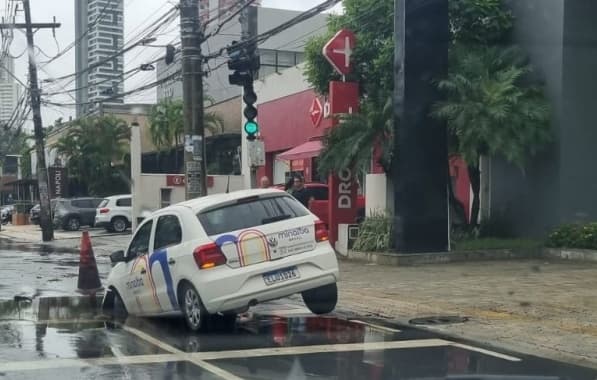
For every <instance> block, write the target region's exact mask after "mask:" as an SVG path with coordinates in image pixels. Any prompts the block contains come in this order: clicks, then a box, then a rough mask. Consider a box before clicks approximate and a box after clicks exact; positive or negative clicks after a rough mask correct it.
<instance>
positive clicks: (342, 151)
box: [319, 98, 394, 173]
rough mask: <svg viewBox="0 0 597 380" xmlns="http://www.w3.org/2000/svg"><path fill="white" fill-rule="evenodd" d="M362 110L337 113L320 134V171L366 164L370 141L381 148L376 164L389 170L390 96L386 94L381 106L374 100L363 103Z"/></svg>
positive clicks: (361, 166) (390, 145)
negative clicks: (334, 121)
mask: <svg viewBox="0 0 597 380" xmlns="http://www.w3.org/2000/svg"><path fill="white" fill-rule="evenodd" d="M364 107H365V108H364V109H363V110H362V112H360V113H357V114H354V115H342V116H340V123H339V125H338V126H337V127H334V128H332V129H331V130H330V132H329V133H328V134H327V135H326V136H325V137H324V144H323V145H324V149H323V151H322V152H321V154H320V156H319V171H320V172H321V173H330V172H338V171H340V170H341V169H343V168H346V167H350V166H356V167H358V168H363V167H365V168H368V166H369V163H370V160H371V150H372V147H373V144H374V143H375V142H377V143H378V144H379V147H380V148H381V149H382V152H383V153H382V157H381V160H380V164H381V165H382V167H384V170H386V171H389V163H390V157H389V154H390V153H391V151H392V149H391V147H392V141H393V140H392V134H393V129H394V125H393V123H392V112H393V107H392V98H387V99H386V103H385V104H384V105H383V107H381V109H380V108H377V104H376V103H373V102H371V103H365V104H364Z"/></svg>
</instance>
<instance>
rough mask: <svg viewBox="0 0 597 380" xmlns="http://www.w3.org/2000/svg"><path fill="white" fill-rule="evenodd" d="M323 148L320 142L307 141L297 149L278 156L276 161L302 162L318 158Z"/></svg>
mask: <svg viewBox="0 0 597 380" xmlns="http://www.w3.org/2000/svg"><path fill="white" fill-rule="evenodd" d="M322 148H323V146H322V145H321V140H313V141H307V142H306V143H304V144H301V145H299V146H297V147H294V148H292V149H290V150H287V151H286V152H284V153H282V154H279V155H278V157H277V159H278V160H302V159H304V158H312V157H317V156H319V152H321V149H322Z"/></svg>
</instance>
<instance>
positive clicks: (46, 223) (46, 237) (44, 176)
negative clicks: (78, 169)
mask: <svg viewBox="0 0 597 380" xmlns="http://www.w3.org/2000/svg"><path fill="white" fill-rule="evenodd" d="M22 2H23V10H24V12H25V23H24V24H0V28H21V29H25V32H26V33H25V34H26V35H27V49H28V50H29V92H30V94H31V110H32V111H33V127H34V135H35V152H36V154H37V186H38V188H39V205H40V212H39V221H40V225H41V230H42V240H43V241H51V240H53V239H54V226H53V225H52V218H51V210H50V207H51V206H50V194H49V192H48V169H47V167H46V154H45V151H46V149H45V144H44V131H43V124H42V120H41V109H40V107H41V105H40V101H41V96H40V91H39V87H38V83H37V66H36V63H35V57H34V56H33V51H34V48H35V45H34V44H33V29H34V28H35V29H55V28H59V27H60V24H59V23H40V24H34V23H32V22H31V7H30V5H29V0H22Z"/></svg>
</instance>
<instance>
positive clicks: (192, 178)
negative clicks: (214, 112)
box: [180, 0, 207, 199]
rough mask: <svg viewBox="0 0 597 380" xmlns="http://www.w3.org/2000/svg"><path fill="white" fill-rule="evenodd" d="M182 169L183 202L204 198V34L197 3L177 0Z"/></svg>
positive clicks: (205, 170) (205, 193)
mask: <svg viewBox="0 0 597 380" xmlns="http://www.w3.org/2000/svg"><path fill="white" fill-rule="evenodd" d="M180 37H181V42H182V46H181V55H182V96H183V112H184V131H185V145H184V168H185V169H184V170H185V180H186V192H185V198H186V199H193V198H197V197H202V196H205V195H207V186H206V183H207V181H206V176H207V167H206V163H205V158H206V157H205V133H204V132H205V130H204V125H203V55H202V54H201V41H202V39H203V32H202V28H201V18H200V17H199V2H198V1H197V0H180Z"/></svg>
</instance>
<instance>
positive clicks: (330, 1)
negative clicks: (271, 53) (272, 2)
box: [204, 0, 341, 61]
mask: <svg viewBox="0 0 597 380" xmlns="http://www.w3.org/2000/svg"><path fill="white" fill-rule="evenodd" d="M340 1H341V0H326V1H324V2H323V3H321V4H319V5H316V6H315V7H313V8H311V9H309V10H307V11H305V12H302V13H300V14H299V15H297V16H296V17H293V18H292V19H290V20H288V21H286V22H284V23H282V24H280V25H278V26H276V27H274V28H272V29H270V30H268V31H266V32H264V33H262V34H260V35H258V36H256V37H253V38H250V39H248V40H246V41H242V42H239V43H237V44H236V45H234V49H235V50H237V49H243V48H245V47H246V46H249V45H251V44H255V43H257V44H259V43H263V42H265V41H266V40H267V39H269V38H271V37H273V36H275V35H276V34H278V33H280V32H283V31H284V30H286V29H289V28H291V27H293V26H295V25H297V24H299V23H301V22H303V21H305V20H308V19H310V18H311V17H313V16H315V15H317V14H319V13H321V12H323V11H325V10H326V9H328V8H330V7H333V6H334V5H336V4H337V3H339V2H340ZM228 48H229V47H223V48H221V49H219V50H218V51H217V52H216V53H213V54H211V55H206V56H204V59H205V61H208V60H210V59H213V58H217V57H220V56H222V55H223V54H224V52H225V51H226V50H227V49H228Z"/></svg>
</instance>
